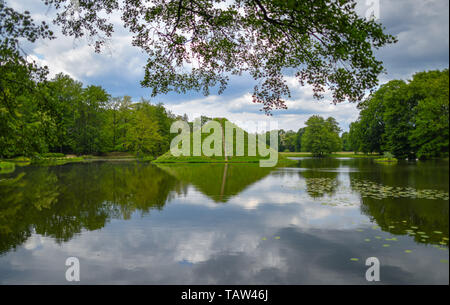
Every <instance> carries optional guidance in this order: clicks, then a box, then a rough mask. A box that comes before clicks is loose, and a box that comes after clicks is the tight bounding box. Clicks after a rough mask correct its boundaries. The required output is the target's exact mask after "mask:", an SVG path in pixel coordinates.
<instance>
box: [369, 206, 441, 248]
mask: <svg viewBox="0 0 450 305" xmlns="http://www.w3.org/2000/svg"><path fill="white" fill-rule="evenodd" d="M361 212H362V213H363V214H366V215H367V216H369V217H370V218H372V219H373V220H375V221H376V223H377V224H378V225H379V226H380V227H381V229H382V230H383V231H387V232H390V233H392V234H396V235H407V234H408V233H407V232H406V230H409V229H411V227H412V226H413V227H417V228H418V229H416V230H413V231H416V232H417V231H419V232H425V233H426V235H427V236H428V237H429V238H426V239H425V243H432V244H439V243H440V242H442V238H443V237H447V238H448V222H449V219H448V213H449V207H448V202H447V203H446V202H443V201H442V200H418V199H416V200H414V199H409V198H395V199H382V200H377V199H373V198H369V197H363V198H362V204H361ZM435 231H440V232H442V233H443V234H435V233H434V232H435ZM414 239H415V240H416V241H417V242H422V243H423V242H424V241H423V240H422V239H423V238H422V237H421V235H419V234H416V235H414Z"/></svg>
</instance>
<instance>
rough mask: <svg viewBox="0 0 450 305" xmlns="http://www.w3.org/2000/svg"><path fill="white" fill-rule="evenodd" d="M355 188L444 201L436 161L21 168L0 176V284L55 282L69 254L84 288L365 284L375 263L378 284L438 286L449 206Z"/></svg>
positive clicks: (444, 183) (444, 169) (444, 177)
mask: <svg viewBox="0 0 450 305" xmlns="http://www.w3.org/2000/svg"><path fill="white" fill-rule="evenodd" d="M393 168H396V170H393ZM433 179H435V180H434V183H433V182H430V180H433ZM364 181H370V182H372V183H376V184H377V185H382V186H386V187H392V188H394V187H402V188H413V189H415V190H424V189H436V191H440V192H446V193H447V194H448V163H439V162H429V163H420V164H409V163H399V164H398V165H396V166H395V167H383V166H379V165H377V164H374V163H373V162H372V161H371V160H359V159H356V160H336V159H323V160H316V159H301V160H299V163H298V165H297V166H294V167H291V168H279V169H261V168H259V167H258V166H257V165H251V164H248V165H244V164H235V165H228V166H227V165H224V164H196V165H188V164H180V165H169V166H159V167H156V166H153V165H145V164H137V163H103V162H102V163H91V164H72V165H65V166H60V167H28V168H20V169H17V170H16V172H14V173H13V174H8V175H1V176H0V251H1V253H2V254H3V255H2V256H0V282H2V283H64V281H65V280H64V273H65V265H64V261H65V259H66V258H67V257H69V256H77V257H79V258H80V261H81V264H82V270H85V271H84V272H82V282H83V283H147V284H310V283H314V284H324V283H327V284H329V283H339V284H346V283H352V284H364V283H366V282H365V277H364V274H365V270H366V266H365V264H364V259H365V258H367V257H371V256H376V257H378V258H379V259H380V261H381V262H382V266H383V267H382V268H383V269H382V283H395V284H401V283H448V265H447V266H446V265H445V264H446V263H445V261H446V260H447V263H448V222H449V221H448V212H449V211H448V198H447V200H444V199H442V198H438V197H436V198H435V197H433V198H434V199H426V198H415V199H414V198H408V197H399V198H393V197H387V198H382V199H380V198H373V197H372V196H367V194H368V192H367V191H366V190H364V189H362V188H361V184H360V183H365V182H364ZM367 185H368V187H369V188H370V186H371V184H370V183H369V184H367ZM363 186H364V184H363ZM405 196H408V193H406V195H405ZM433 196H434V195H433ZM407 230H408V231H407ZM419 233H421V234H419ZM422 233H423V234H422ZM386 245H388V246H387V247H386ZM405 251H410V252H408V253H409V254H407V253H405ZM350 258H359V259H360V261H359V263H355V262H352V261H350ZM419 261H420V263H418V262H419ZM443 266H444V268H443Z"/></svg>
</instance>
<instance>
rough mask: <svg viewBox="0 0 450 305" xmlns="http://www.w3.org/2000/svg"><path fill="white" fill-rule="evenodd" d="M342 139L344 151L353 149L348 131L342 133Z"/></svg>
mask: <svg viewBox="0 0 450 305" xmlns="http://www.w3.org/2000/svg"><path fill="white" fill-rule="evenodd" d="M341 141H342V149H343V150H344V151H352V147H351V145H350V136H349V133H348V132H344V133H342V135H341Z"/></svg>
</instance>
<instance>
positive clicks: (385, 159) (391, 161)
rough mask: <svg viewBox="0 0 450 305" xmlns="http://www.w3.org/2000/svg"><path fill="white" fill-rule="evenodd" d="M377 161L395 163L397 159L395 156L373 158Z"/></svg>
mask: <svg viewBox="0 0 450 305" xmlns="http://www.w3.org/2000/svg"><path fill="white" fill-rule="evenodd" d="M374 161H375V162H377V163H397V162H398V160H397V159H396V158H380V159H375V160H374Z"/></svg>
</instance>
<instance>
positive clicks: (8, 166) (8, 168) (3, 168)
mask: <svg viewBox="0 0 450 305" xmlns="http://www.w3.org/2000/svg"><path fill="white" fill-rule="evenodd" d="M15 169H16V165H15V164H14V163H12V162H4V161H0V174H9V173H12V172H14V170H15Z"/></svg>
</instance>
